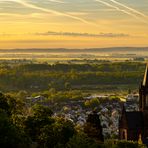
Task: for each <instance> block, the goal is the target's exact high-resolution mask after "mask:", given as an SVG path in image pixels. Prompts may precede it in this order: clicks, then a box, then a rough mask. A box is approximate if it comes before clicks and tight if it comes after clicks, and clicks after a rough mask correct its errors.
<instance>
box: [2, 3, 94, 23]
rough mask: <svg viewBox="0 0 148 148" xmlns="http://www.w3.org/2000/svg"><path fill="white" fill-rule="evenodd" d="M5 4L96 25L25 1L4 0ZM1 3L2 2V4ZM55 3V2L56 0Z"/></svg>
mask: <svg viewBox="0 0 148 148" xmlns="http://www.w3.org/2000/svg"><path fill="white" fill-rule="evenodd" d="M2 1H3V2H4V1H5V2H7V1H10V2H16V3H19V4H21V5H23V6H25V7H27V8H32V9H36V10H40V11H42V12H46V13H52V14H54V15H57V16H65V17H68V18H72V19H74V20H77V21H80V22H83V23H85V24H89V25H96V24H94V23H91V22H88V21H87V20H85V19H82V18H80V17H77V16H73V15H70V14H68V13H66V12H65V13H64V12H59V11H56V10H52V9H46V8H43V7H40V6H36V5H34V4H32V3H28V2H26V1H24V0H2ZM2 1H1V2H2ZM54 1H55V0H54Z"/></svg>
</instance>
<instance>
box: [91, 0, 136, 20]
mask: <svg viewBox="0 0 148 148" xmlns="http://www.w3.org/2000/svg"><path fill="white" fill-rule="evenodd" d="M94 1H96V2H99V3H102V4H104V5H106V6H108V7H111V8H114V9H116V10H117V11H121V12H123V13H125V14H127V15H129V16H132V17H134V18H138V17H137V16H136V15H135V14H132V13H130V12H128V11H126V10H123V9H120V8H119V7H117V6H114V5H112V4H110V3H108V2H105V1H102V0H94Z"/></svg>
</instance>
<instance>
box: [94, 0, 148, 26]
mask: <svg viewBox="0 0 148 148" xmlns="http://www.w3.org/2000/svg"><path fill="white" fill-rule="evenodd" d="M94 1H96V2H99V3H102V4H104V5H106V6H108V7H111V8H114V9H115V10H117V11H121V12H123V13H124V14H127V15H129V16H131V17H133V18H135V19H137V20H140V21H142V22H144V23H148V22H147V20H145V19H143V18H141V17H139V15H141V16H144V17H147V16H146V15H145V14H143V13H141V12H139V11H137V10H135V9H132V8H130V7H128V6H126V5H123V4H121V3H119V2H117V1H115V0H109V1H110V2H113V3H114V4H118V6H122V7H123V8H124V9H123V8H120V7H118V6H116V5H114V4H111V3H109V2H105V1H102V0H94ZM125 9H127V10H125ZM129 10H130V11H129ZM133 12H134V13H133ZM137 14H139V15H137Z"/></svg>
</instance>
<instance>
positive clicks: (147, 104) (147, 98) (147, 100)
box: [145, 96, 148, 106]
mask: <svg viewBox="0 0 148 148" xmlns="http://www.w3.org/2000/svg"><path fill="white" fill-rule="evenodd" d="M145 105H146V106H148V96H146V100H145Z"/></svg>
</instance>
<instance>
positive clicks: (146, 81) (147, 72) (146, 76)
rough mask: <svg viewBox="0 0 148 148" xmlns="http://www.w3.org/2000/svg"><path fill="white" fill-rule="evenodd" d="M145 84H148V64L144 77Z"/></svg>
mask: <svg viewBox="0 0 148 148" xmlns="http://www.w3.org/2000/svg"><path fill="white" fill-rule="evenodd" d="M142 85H143V86H148V64H146V69H145V74H144V78H143V83H142Z"/></svg>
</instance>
